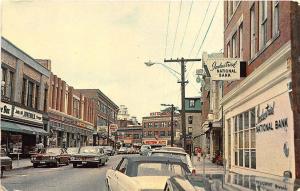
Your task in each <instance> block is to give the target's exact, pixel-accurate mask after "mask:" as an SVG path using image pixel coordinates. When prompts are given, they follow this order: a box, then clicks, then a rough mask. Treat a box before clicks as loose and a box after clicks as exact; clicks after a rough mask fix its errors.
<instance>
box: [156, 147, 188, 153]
mask: <svg viewBox="0 0 300 191" xmlns="http://www.w3.org/2000/svg"><path fill="white" fill-rule="evenodd" d="M160 149H161V150H166V151H181V152H185V150H184V149H183V148H181V147H161V148H160Z"/></svg>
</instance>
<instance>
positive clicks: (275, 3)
mask: <svg viewBox="0 0 300 191" xmlns="http://www.w3.org/2000/svg"><path fill="white" fill-rule="evenodd" d="M272 5H273V8H272V15H273V26H272V30H273V32H272V36H273V37H274V36H276V35H277V34H278V33H279V1H272Z"/></svg>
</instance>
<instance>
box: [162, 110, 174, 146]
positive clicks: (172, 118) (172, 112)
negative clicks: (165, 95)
mask: <svg viewBox="0 0 300 191" xmlns="http://www.w3.org/2000/svg"><path fill="white" fill-rule="evenodd" d="M161 105H162V106H169V107H170V106H171V147H173V144H174V110H175V108H174V104H161Z"/></svg>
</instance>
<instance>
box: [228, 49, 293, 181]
mask: <svg viewBox="0 0 300 191" xmlns="http://www.w3.org/2000/svg"><path fill="white" fill-rule="evenodd" d="M289 50H290V49H289V46H284V47H283V48H281V49H280V50H279V53H277V54H275V55H273V56H272V57H271V58H269V60H267V61H266V62H265V63H263V64H262V65H261V66H260V67H259V68H258V69H257V70H255V71H254V72H253V73H251V75H250V76H248V77H247V78H246V79H244V80H243V81H242V82H241V83H240V84H239V85H238V86H237V87H236V88H235V89H233V90H232V91H231V92H229V93H228V94H226V96H225V97H224V98H223V99H222V104H223V105H224V114H225V143H226V144H225V157H226V160H227V167H228V168H229V169H230V170H231V171H233V172H237V173H248V174H255V175H261V176H271V177H273V176H275V177H276V176H283V175H284V173H286V172H289V173H291V175H292V177H295V149H294V124H293V113H292V109H291V97H290V96H291V95H290V91H289V89H288V84H289V82H290V80H291V70H290V69H289V68H288V67H287V65H288V53H289Z"/></svg>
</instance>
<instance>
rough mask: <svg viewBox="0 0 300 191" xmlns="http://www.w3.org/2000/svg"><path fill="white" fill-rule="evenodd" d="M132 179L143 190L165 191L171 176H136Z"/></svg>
mask: <svg viewBox="0 0 300 191" xmlns="http://www.w3.org/2000/svg"><path fill="white" fill-rule="evenodd" d="M131 178H132V180H133V181H135V182H136V183H137V184H138V185H139V187H140V188H142V189H148V190H152V189H153V190H163V189H164V187H165V185H166V182H167V179H168V178H169V176H136V177H131Z"/></svg>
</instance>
